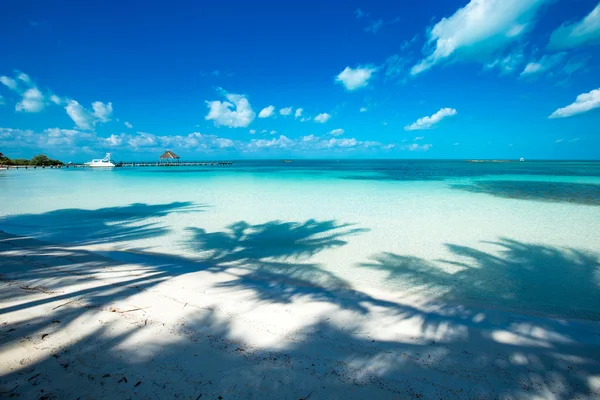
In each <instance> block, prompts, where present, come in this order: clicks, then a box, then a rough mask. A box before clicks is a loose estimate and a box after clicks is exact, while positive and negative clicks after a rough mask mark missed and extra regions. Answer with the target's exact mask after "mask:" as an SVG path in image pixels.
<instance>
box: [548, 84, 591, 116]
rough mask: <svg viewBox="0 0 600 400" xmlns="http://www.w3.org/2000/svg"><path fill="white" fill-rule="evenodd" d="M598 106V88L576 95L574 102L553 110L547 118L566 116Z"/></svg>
mask: <svg viewBox="0 0 600 400" xmlns="http://www.w3.org/2000/svg"><path fill="white" fill-rule="evenodd" d="M599 107H600V89H594V90H592V91H591V92H589V93H582V94H580V95H579V96H577V99H576V100H575V102H574V103H572V104H569V105H568V106H566V107H563V108H559V109H558V110H556V111H554V112H553V113H552V114H551V115H550V116H549V117H548V118H566V117H571V116H573V115H577V114H582V113H585V112H588V111H590V110H593V109H595V108H599Z"/></svg>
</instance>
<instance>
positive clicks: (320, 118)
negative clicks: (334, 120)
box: [315, 113, 331, 124]
mask: <svg viewBox="0 0 600 400" xmlns="http://www.w3.org/2000/svg"><path fill="white" fill-rule="evenodd" d="M330 118H331V114H327V113H321V114H319V115H317V116H316V117H315V122H319V123H321V124H324V123H325V122H327V121H329V119H330Z"/></svg>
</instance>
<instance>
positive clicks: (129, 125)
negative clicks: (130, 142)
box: [125, 121, 133, 129]
mask: <svg viewBox="0 0 600 400" xmlns="http://www.w3.org/2000/svg"><path fill="white" fill-rule="evenodd" d="M125 126H126V127H128V128H129V129H131V128H133V125H131V123H129V122H127V121H125Z"/></svg>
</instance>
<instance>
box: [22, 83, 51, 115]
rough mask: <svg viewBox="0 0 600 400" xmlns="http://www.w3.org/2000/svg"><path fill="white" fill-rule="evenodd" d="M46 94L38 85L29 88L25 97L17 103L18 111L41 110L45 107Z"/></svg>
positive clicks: (24, 94)
mask: <svg viewBox="0 0 600 400" xmlns="http://www.w3.org/2000/svg"><path fill="white" fill-rule="evenodd" d="M44 107H45V102H44V95H43V94H42V92H40V90H39V89H38V88H37V87H32V88H29V89H27V90H26V91H25V93H23V98H22V99H21V101H20V102H18V103H17V106H16V110H17V111H25V112H40V111H42V110H43V109H44Z"/></svg>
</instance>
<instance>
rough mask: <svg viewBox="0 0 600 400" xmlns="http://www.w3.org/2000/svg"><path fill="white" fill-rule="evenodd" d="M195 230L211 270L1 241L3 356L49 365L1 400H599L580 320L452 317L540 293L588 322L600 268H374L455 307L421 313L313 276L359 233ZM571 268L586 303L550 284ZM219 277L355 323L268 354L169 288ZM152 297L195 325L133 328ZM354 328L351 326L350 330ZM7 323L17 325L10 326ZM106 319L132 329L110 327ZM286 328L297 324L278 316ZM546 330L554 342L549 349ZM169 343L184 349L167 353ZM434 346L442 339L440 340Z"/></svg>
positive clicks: (166, 258) (503, 255) (328, 276)
mask: <svg viewBox="0 0 600 400" xmlns="http://www.w3.org/2000/svg"><path fill="white" fill-rule="evenodd" d="M132 207H133V206H132ZM135 207H139V206H135ZM189 207H192V205H190V204H182V205H180V206H177V207H173V206H172V205H171V206H164V207H157V208H155V209H150V208H146V207H141V210H143V211H145V212H144V213H142V214H139V215H138V217H133V216H132V212H131V210H133V208H129V207H123V208H121V209H119V208H113V209H110V210H111V211H107V210H97V212H98V214H97V215H88V216H87V220H88V221H94V220H95V219H96V218H97V219H98V220H99V221H104V220H105V218H107V217H108V216H111V215H112V217H110V218H108V219H109V220H110V221H111V222H112V223H113V224H117V225H118V224H119V223H121V222H123V223H125V222H126V221H131V219H132V218H133V219H135V221H136V223H140V224H142V225H143V224H145V223H146V222H145V220H146V219H150V218H153V217H156V216H159V215H164V213H168V212H171V211H173V210H175V209H181V210H188V209H189ZM151 210H153V211H151ZM89 213H90V214H94V211H89ZM76 214H77V213H76ZM54 215H56V214H54ZM142 215H143V216H142ZM39 217H41V220H44V218H49V217H48V216H45V215H43V214H42V215H40V216H39ZM100 225H101V226H102V224H100ZM189 232H190V238H189V239H188V240H186V243H187V245H188V246H190V248H192V249H194V250H195V252H197V254H198V255H199V256H198V257H197V258H189V257H188V258H186V257H181V256H173V255H165V254H155V253H150V252H146V251H144V250H139V251H137V252H134V253H132V252H129V251H119V250H114V251H112V252H109V253H107V254H109V255H110V258H105V257H102V256H99V255H98V254H94V253H90V252H87V251H83V250H80V249H76V248H71V249H70V248H68V247H57V246H54V245H51V244H48V243H44V242H40V241H37V240H33V239H26V238H19V237H15V236H10V235H6V236H4V237H3V238H2V239H0V267H1V271H2V282H0V284H1V285H2V287H3V290H2V291H0V316H1V317H2V320H3V323H2V326H1V327H0V339H1V340H0V343H2V344H0V354H5V353H4V352H9V350H10V349H12V348H14V347H15V346H21V345H26V346H30V348H31V349H37V350H36V351H37V352H36V353H35V354H36V355H37V356H38V357H37V358H34V359H32V360H22V361H23V362H22V364H21V365H18V366H15V367H13V368H12V370H11V371H10V372H1V373H0V393H1V394H2V395H6V396H7V397H9V396H11V395H14V396H16V397H17V398H45V399H62V398H73V397H74V398H77V396H79V395H81V396H91V397H94V396H99V397H105V398H114V399H121V398H132V397H136V398H152V399H158V398H192V399H198V398H200V397H202V398H205V397H206V398H218V396H221V397H222V398H225V399H226V398H265V395H266V397H267V398H303V399H306V398H308V397H309V396H310V398H311V399H312V398H315V399H320V398H327V399H336V398H345V399H346V398H365V397H371V398H390V397H394V396H399V397H400V398H407V397H413V398H459V399H462V398H465V399H470V398H483V397H486V398H506V397H511V396H512V397H517V398H524V397H536V396H537V397H549V396H550V397H551V396H553V395H554V396H555V397H558V398H573V397H578V396H579V397H582V398H593V397H595V396H597V395H598V394H599V392H598V388H597V387H594V383H593V382H592V379H591V377H593V376H597V375H598V374H600V364H599V363H598V360H599V359H600V349H599V348H598V345H597V343H596V342H593V341H592V342H591V343H590V339H589V336H587V335H589V333H588V332H580V331H578V330H577V329H573V328H572V327H571V325H572V322H568V321H551V320H545V319H540V320H536V319H535V318H534V319H531V318H526V317H519V316H514V317H513V319H512V320H511V321H512V323H510V324H509V323H506V322H503V321H504V320H502V319H498V316H497V315H496V314H494V313H495V312H491V311H489V312H488V311H482V310H474V311H472V310H470V309H467V308H464V307H461V306H459V305H453V304H452V302H458V303H460V302H462V300H464V299H467V300H468V299H469V298H470V297H471V296H477V293H479V292H480V291H481V292H490V293H492V297H493V298H495V299H497V301H499V302H500V303H502V302H506V304H508V305H510V306H515V307H516V306H518V305H523V306H525V307H526V303H527V302H528V301H529V300H530V298H531V297H530V296H533V295H532V294H529V293H528V292H527V289H528V287H529V288H531V287H532V286H536V285H537V286H539V287H541V288H544V289H543V290H552V291H554V293H555V295H556V296H557V301H556V302H557V303H558V302H561V301H562V302H564V303H566V304H570V305H573V306H574V307H583V308H585V305H584V304H585V303H586V301H589V299H587V300H586V296H588V295H591V293H590V292H591V291H593V290H595V291H597V290H598V288H597V286H596V285H597V278H598V277H597V272H598V271H597V269H598V257H597V256H596V255H592V254H585V253H581V252H577V251H575V250H564V249H559V248H551V247H547V246H535V245H529V244H524V243H520V242H517V241H512V240H509V239H502V240H500V241H499V242H498V243H497V244H498V245H499V246H501V247H502V248H503V249H504V250H503V251H502V252H500V253H499V255H492V254H487V253H484V252H480V251H478V250H476V249H471V248H468V247H460V246H454V247H452V248H451V250H452V251H453V252H454V253H455V254H457V255H460V256H461V257H462V259H463V260H464V262H461V264H459V265H458V266H459V267H460V268H462V271H463V272H459V273H457V274H455V275H456V276H455V277H451V276H448V275H444V274H443V273H441V272H439V270H438V269H437V268H435V266H433V265H431V264H429V263H427V262H425V261H423V260H419V259H416V258H410V257H403V256H400V255H394V254H382V255H381V256H378V257H377V258H376V261H375V262H374V263H370V264H365V265H363V267H365V268H375V269H378V270H383V271H386V272H388V273H389V277H390V279H403V280H407V281H409V282H410V283H412V284H416V285H421V286H430V287H437V288H442V289H443V291H444V293H445V294H444V296H445V297H443V298H442V299H441V300H451V301H448V302H447V303H445V302H442V301H441V302H437V303H435V304H434V303H432V304H430V305H424V306H418V307H417V306H408V305H405V304H402V303H399V302H396V301H390V300H382V299H379V298H376V297H374V296H373V295H369V294H367V293H364V292H362V291H360V290H357V289H354V288H353V287H352V286H351V285H350V284H349V283H347V282H346V281H345V280H344V279H343V278H342V277H339V276H337V275H335V274H333V273H331V272H329V271H325V270H324V269H323V267H322V266H320V265H319V264H315V263H313V262H311V257H312V256H314V255H316V254H318V253H319V252H322V251H325V250H327V249H333V248H341V247H343V246H344V245H345V244H346V242H347V241H348V240H349V239H348V238H349V237H350V236H352V235H360V233H362V232H364V230H363V229H360V228H356V227H353V226H352V225H349V224H342V223H338V222H336V221H315V220H308V221H305V222H282V221H271V222H267V223H265V224H258V225H252V224H249V223H247V222H243V221H240V222H238V223H235V224H233V225H231V226H229V227H228V228H227V229H226V230H224V231H222V232H206V231H205V230H203V229H200V228H190V231H189ZM105 234H106V235H110V234H111V233H110V232H108V231H107V232H106V233H105ZM54 235H59V232H55V233H54ZM88 240H90V241H93V242H98V241H100V242H108V241H109V240H110V238H109V237H104V238H103V237H102V235H101V234H99V233H96V234H94V235H93V236H91V237H89V238H88ZM130 262H135V263H137V264H138V266H137V267H135V268H134V267H132V266H131V264H130ZM442 262H444V261H442ZM445 262H448V261H445ZM561 266H563V267H566V268H568V269H569V271H570V272H569V273H570V274H575V278H576V279H577V281H578V282H581V286H580V287H579V288H578V289H575V288H569V287H561V286H560V279H558V278H556V279H555V278H551V277H550V276H546V277H545V276H543V275H545V274H546V275H551V274H555V273H558V274H559V275H560V273H561V271H560V267H561ZM521 270H524V271H521ZM484 271H487V272H485V273H484ZM217 272H218V273H221V274H223V275H226V276H228V278H229V279H227V280H225V281H218V282H219V283H215V284H213V286H210V287H208V288H209V289H211V288H213V289H220V290H222V289H226V290H232V291H242V290H243V291H245V292H247V293H249V294H251V295H252V296H253V298H254V299H256V300H257V301H258V302H257V303H256V305H255V306H253V307H255V308H259V307H261V306H267V307H269V306H270V305H272V304H277V303H294V302H297V301H299V300H300V301H301V302H302V304H305V303H308V302H310V301H318V302H324V303H328V304H330V305H331V306H332V307H335V308H336V309H337V310H339V311H340V312H342V313H338V312H332V311H330V312H329V313H328V315H327V316H322V317H320V318H317V319H316V320H315V319H312V320H307V321H303V322H304V324H303V325H302V327H301V328H300V329H298V330H295V331H293V332H291V333H288V334H286V335H285V337H283V336H281V337H278V340H277V343H275V344H273V345H272V346H271V345H263V346H260V347H256V346H255V345H253V344H252V343H247V342H246V341H245V339H244V335H243V333H244V332H243V331H242V332H241V331H240V324H241V323H243V322H244V320H243V319H241V320H234V319H232V317H231V315H230V314H228V313H226V312H221V311H220V310H219V309H218V308H213V307H200V306H194V305H192V304H190V305H189V306H187V303H186V304H185V305H183V304H178V303H173V302H172V301H173V300H172V299H171V298H169V297H166V296H164V293H161V291H159V290H157V289H156V286H157V285H159V284H165V283H169V281H171V280H172V279H174V278H176V277H181V276H185V275H189V278H190V279H191V274H194V273H197V274H200V275H198V277H197V278H195V279H197V280H196V282H203V281H204V280H203V279H202V276H203V275H202V274H210V273H217ZM461 274H462V275H461ZM220 276H221V275H220ZM180 282H181V281H180ZM192 282H193V281H192ZM179 285H181V283H179ZM206 285H209V284H208V283H207V284H206ZM528 285H529V286H528ZM177 287H179V286H177ZM191 289H193V288H191ZM561 290H562V291H563V292H564V293H563V292H560V291H561ZM577 291H579V292H580V293H577ZM213 292H214V290H212V291H211V293H213ZM140 294H150V295H151V296H157V297H158V298H159V299H162V300H161V301H164V302H166V303H168V304H173V305H175V306H176V307H181V308H182V310H183V311H175V310H173V312H177V314H178V315H179V314H180V316H181V317H180V318H179V319H177V320H173V321H163V320H156V321H154V320H153V319H152V313H151V312H150V313H149V316H148V317H137V318H136V316H137V315H140V314H141V315H144V314H142V313H143V311H140V313H139V314H136V313H129V314H125V313H123V314H119V312H120V311H118V310H115V309H114V307H116V306H117V305H122V304H124V303H125V304H129V303H128V301H129V300H130V299H132V298H133V297H135V296H138V295H140ZM169 295H170V296H176V295H177V293H175V292H172V293H169ZM194 296H196V298H197V299H198V304H202V303H203V302H204V304H210V301H211V296H212V295H209V294H202V293H201V292H198V293H196V294H194ZM595 299H596V298H595V297H594V298H593V299H592V301H595ZM8 302H10V304H7V303H8ZM70 302H72V303H70ZM169 302H171V303H169ZM207 302H208V303H207ZM55 304H57V306H56V307H55ZM566 304H565V307H567V306H566ZM43 306H46V308H44V310H48V312H47V313H42V312H40V309H39V308H38V307H43ZM186 306H187V308H186ZM307 306H308V304H307ZM330 309H331V308H330ZM269 310H271V308H269ZM121 311H122V310H121ZM15 312H18V313H19V314H17V315H18V316H19V318H15V315H14V314H12V313H15ZM109 313H110V314H109ZM349 313H352V314H349ZM341 314H343V315H346V316H350V315H351V316H352V318H346V319H345V321H346V322H344V323H341V322H339V321H341V320H342V319H341ZM8 315H10V316H12V319H13V320H14V319H17V320H19V322H15V323H10V324H7V323H6V322H4V318H5V316H8ZM108 315H112V316H115V315H122V316H123V317H122V319H118V317H115V318H117V319H113V320H112V321H111V320H110V318H109V317H108ZM376 316H378V317H382V316H384V317H385V318H386V319H385V320H379V321H381V322H383V321H387V322H386V323H390V324H392V323H394V324H395V323H403V321H404V322H411V323H413V324H416V325H417V326H419V327H420V331H419V332H415V333H414V334H415V335H416V336H417V338H414V340H408V338H406V337H403V336H401V333H402V332H401V331H399V332H398V334H399V335H394V336H389V337H387V338H386V339H378V340H375V339H373V338H372V337H371V334H370V333H369V330H370V332H371V333H372V334H377V332H378V328H377V327H373V326H371V327H368V325H369V324H365V322H368V321H369V318H375V317H376ZM278 317H283V315H274V316H273V318H275V319H276V318H278ZM329 317H332V318H329ZM144 318H146V319H145V320H144ZM97 319H100V320H105V321H111V322H106V323H104V324H100V325H93V326H91V327H90V328H89V329H88V330H87V331H86V333H85V334H84V335H81V336H76V337H74V338H73V339H71V341H70V342H69V344H68V345H66V346H64V347H60V348H52V350H51V351H50V350H46V351H41V352H40V351H39V349H47V348H48V347H47V346H49V344H46V345H45V344H44V343H51V341H52V338H53V337H54V336H57V337H60V335H71V333H69V332H72V331H70V330H69V329H71V328H72V327H75V326H85V325H86V321H96V320H97ZM334 320H337V321H338V322H333V321H334ZM515 321H516V322H515ZM165 322H166V324H167V326H164V325H165ZM371 325H372V324H371ZM97 326H99V327H97ZM124 327H125V328H126V329H125V328H124ZM383 327H384V326H382V328H383ZM244 328H247V329H254V327H252V326H250V325H248V326H244ZM498 330H502V331H503V332H507V333H509V334H510V335H512V336H513V337H514V338H515V339H513V340H500V339H499V338H498V337H497V336H495V335H494V333H495V332H497V331H498ZM540 330H541V331H544V330H547V331H549V332H551V333H552V335H554V336H552V335H551V336H549V337H545V336H543V335H542V336H540V334H539V332H540ZM165 332H169V334H170V335H174V336H170V338H171V339H172V338H173V337H176V338H177V340H162V338H163V335H164V333H165ZM139 335H142V336H139ZM432 335H437V336H436V337H437V339H435V340H432V339H426V338H427V337H429V338H431V337H432ZM555 337H556V338H558V339H556V340H554V339H553V338H555ZM44 338H46V339H44ZM411 339H413V338H411ZM44 340H46V342H44ZM140 340H143V341H142V342H140ZM553 340H554V341H553ZM49 341H50V342H49ZM23 343H25V344H23ZM45 346H46V347H45ZM32 351H33V350H32ZM6 354H8V353H6ZM32 357H33V356H32ZM5 371H6V370H5ZM474 371H486V373H485V374H484V373H482V374H474ZM486 374H487V376H486ZM124 377H126V378H127V379H125V380H124V379H123V378H124Z"/></svg>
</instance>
